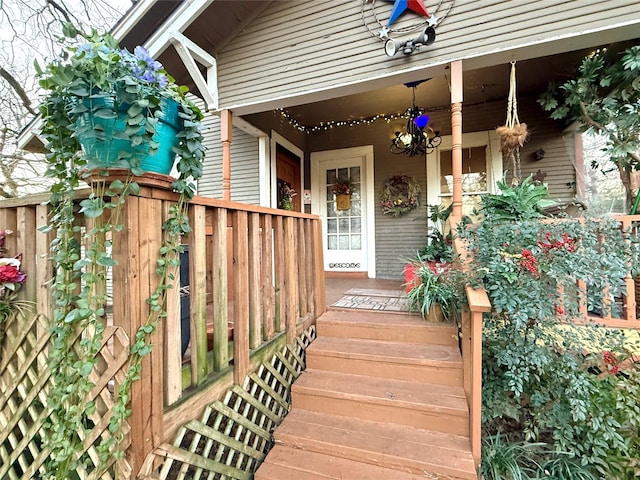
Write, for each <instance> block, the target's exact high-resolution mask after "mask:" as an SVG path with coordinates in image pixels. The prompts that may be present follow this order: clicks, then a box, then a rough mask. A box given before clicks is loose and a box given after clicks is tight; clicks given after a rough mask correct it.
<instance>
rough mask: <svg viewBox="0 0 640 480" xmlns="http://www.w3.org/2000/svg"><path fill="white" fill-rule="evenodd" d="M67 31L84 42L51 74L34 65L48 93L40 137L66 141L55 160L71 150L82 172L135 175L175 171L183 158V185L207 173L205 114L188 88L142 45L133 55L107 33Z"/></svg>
mask: <svg viewBox="0 0 640 480" xmlns="http://www.w3.org/2000/svg"><path fill="white" fill-rule="evenodd" d="M64 33H65V35H66V36H67V37H69V38H75V37H78V36H80V37H81V39H80V42H82V43H76V44H75V45H72V46H67V47H66V52H65V54H64V55H62V56H60V57H59V58H56V59H55V60H54V61H52V62H51V63H50V64H49V65H47V67H46V69H42V68H40V67H39V66H38V65H37V64H36V69H37V70H38V74H39V76H40V86H41V87H42V88H43V89H44V90H45V91H46V92H47V93H46V96H45V100H44V102H43V103H42V106H41V107H40V110H41V114H42V120H43V127H42V134H43V136H44V137H45V138H46V139H50V138H58V136H60V135H61V136H63V137H64V138H65V139H66V140H65V142H63V143H61V144H51V149H52V152H51V153H52V155H55V154H57V153H58V152H57V151H58V150H65V154H68V151H70V150H73V151H74V154H73V155H72V156H69V157H67V158H69V160H71V161H72V162H73V164H74V165H77V166H78V167H82V169H83V170H86V171H89V172H91V171H92V170H96V169H99V170H100V171H101V172H102V171H104V170H106V169H111V168H120V169H122V168H124V169H126V170H129V171H130V172H131V173H132V174H133V175H141V174H142V173H144V172H145V171H151V172H157V173H161V174H165V175H166V174H169V173H170V172H171V169H172V166H173V163H174V161H175V159H176V157H177V158H178V162H179V165H178V167H177V170H178V172H179V174H180V179H179V180H178V182H184V180H183V179H184V178H188V177H191V176H193V177H199V176H201V175H202V163H203V160H204V146H203V145H202V133H201V131H200V121H201V120H202V118H203V116H202V112H201V111H200V110H199V109H198V107H197V106H196V105H195V104H194V103H193V101H191V99H190V98H189V97H188V96H187V91H188V89H187V88H186V87H183V86H180V85H177V84H176V83H175V82H174V80H173V78H171V76H169V75H168V73H167V72H166V71H165V70H164V67H163V66H162V64H160V63H159V62H157V61H156V60H155V59H153V58H152V57H151V56H150V55H149V52H147V50H145V49H144V48H143V47H136V48H135V49H134V51H133V52H129V51H128V50H126V49H122V48H120V46H119V45H118V43H117V41H116V40H115V39H114V38H113V37H112V36H111V35H109V34H104V35H100V34H98V33H97V32H91V33H90V34H80V33H79V32H78V31H77V30H76V29H75V27H73V26H72V25H70V24H66V25H65V26H64ZM101 175H102V173H101ZM174 188H176V189H179V190H184V185H182V184H181V185H180V186H179V187H178V185H177V184H176V185H175V186H174ZM194 188H195V187H193V186H192V187H190V190H191V193H193V190H194Z"/></svg>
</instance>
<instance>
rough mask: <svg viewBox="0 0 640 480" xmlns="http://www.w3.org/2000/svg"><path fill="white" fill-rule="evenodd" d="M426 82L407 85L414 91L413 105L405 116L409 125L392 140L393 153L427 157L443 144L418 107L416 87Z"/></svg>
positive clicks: (427, 117)
mask: <svg viewBox="0 0 640 480" xmlns="http://www.w3.org/2000/svg"><path fill="white" fill-rule="evenodd" d="M424 81H425V80H420V81H418V82H411V83H405V85H406V86H407V87H409V88H411V89H412V91H413V103H412V106H411V108H408V109H407V112H406V114H405V115H406V117H407V125H406V126H405V127H404V128H403V129H402V131H400V132H395V137H394V138H393V139H392V140H391V145H390V146H389V150H391V153H397V154H399V153H404V154H405V155H407V156H408V157H415V156H417V155H426V154H427V153H432V152H433V151H434V150H435V148H436V147H437V146H438V145H440V143H442V137H440V135H439V133H440V132H437V131H435V130H433V128H431V127H429V126H428V125H429V115H425V113H424V109H423V108H420V107H416V87H417V86H418V85H420V84H421V83H422V82H424Z"/></svg>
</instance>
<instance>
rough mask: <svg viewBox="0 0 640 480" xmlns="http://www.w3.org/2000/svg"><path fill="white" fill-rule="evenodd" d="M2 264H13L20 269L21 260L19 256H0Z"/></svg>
mask: <svg viewBox="0 0 640 480" xmlns="http://www.w3.org/2000/svg"><path fill="white" fill-rule="evenodd" d="M0 265H12V266H14V267H16V268H17V269H20V260H18V259H17V258H8V257H3V258H0Z"/></svg>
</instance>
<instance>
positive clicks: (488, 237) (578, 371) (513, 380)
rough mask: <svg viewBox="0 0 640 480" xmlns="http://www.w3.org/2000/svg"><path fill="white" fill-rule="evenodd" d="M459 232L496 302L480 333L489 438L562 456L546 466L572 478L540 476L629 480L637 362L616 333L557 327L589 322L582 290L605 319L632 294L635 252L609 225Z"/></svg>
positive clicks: (503, 226) (639, 408)
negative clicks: (544, 447) (536, 445)
mask: <svg viewBox="0 0 640 480" xmlns="http://www.w3.org/2000/svg"><path fill="white" fill-rule="evenodd" d="M459 234H460V236H461V237H462V238H463V239H464V240H465V241H466V242H467V244H468V247H469V250H470V252H472V258H471V260H470V265H469V268H470V271H471V272H473V274H474V276H473V277H472V279H471V281H472V283H475V284H477V285H482V286H483V287H484V288H485V289H486V290H487V293H488V295H489V298H490V301H491V304H492V312H491V314H490V315H488V316H487V317H486V318H485V322H484V330H483V431H484V433H485V435H489V436H491V435H496V434H497V433H498V432H502V433H504V434H505V435H508V437H509V439H510V441H513V442H543V443H546V444H548V445H549V446H550V451H551V452H564V454H565V455H564V456H558V454H557V453H556V454H551V453H546V454H544V455H542V456H541V457H540V458H539V463H540V464H541V465H546V467H545V468H546V469H547V470H549V471H552V470H553V471H556V472H562V471H565V472H568V471H571V472H574V473H572V474H571V475H569V474H567V475H565V476H561V473H557V475H558V476H553V475H552V474H548V475H547V476H539V477H537V478H584V479H586V478H593V476H595V477H596V478H616V479H626V478H634V477H633V472H634V469H636V470H637V466H635V467H634V466H633V461H634V460H633V459H634V458H637V451H638V432H639V431H640V430H639V428H638V426H639V425H640V423H639V422H640V405H639V400H638V399H639V398H640V397H639V396H638V384H639V382H640V379H639V377H638V368H639V365H638V364H637V363H633V361H632V359H631V360H629V361H627V358H631V357H630V356H629V354H628V353H626V350H625V342H626V338H625V336H624V335H623V334H622V333H621V332H616V331H611V330H607V329H604V328H599V327H597V326H595V325H592V326H585V327H581V328H580V329H579V330H578V329H572V328H567V327H566V326H561V325H562V324H564V323H566V322H569V323H570V322H571V319H573V318H580V317H581V316H582V314H581V312H580V311H579V306H580V303H581V301H582V299H583V298H584V293H583V292H582V291H581V290H580V289H579V288H578V281H582V282H585V283H586V284H587V285H588V287H589V295H590V296H589V298H588V304H587V307H588V309H589V310H590V311H591V312H593V313H594V314H595V313H597V312H602V313H607V311H608V310H609V309H610V308H611V307H610V306H609V305H610V304H611V303H612V302H613V303H615V299H616V298H619V297H620V296H621V295H623V294H624V293H625V284H624V282H623V278H624V276H625V274H626V268H627V261H628V259H629V258H631V259H633V258H636V256H637V249H635V248H634V246H633V245H629V244H628V243H627V242H626V240H625V236H624V235H623V233H622V232H621V231H620V227H619V225H618V224H617V222H615V221H613V220H612V219H600V220H593V219H582V220H580V221H578V220H569V219H565V220H562V221H557V222H550V223H542V222H540V221H538V220H535V219H534V220H519V221H515V222H511V223H505V222H504V217H503V216H496V217H493V216H487V217H486V218H485V220H484V222H483V223H482V224H480V225H479V226H478V227H477V228H475V229H472V230H471V229H469V230H461V231H460V232H459ZM589 350H591V353H589ZM602 350H612V351H614V352H618V357H617V358H618V360H617V361H616V362H617V363H616V365H615V366H616V368H615V369H614V368H605V367H606V366H607V365H609V367H611V364H607V363H606V360H605V359H606V358H609V357H607V356H606V355H605V354H603V352H602ZM625 362H626V363H625ZM623 365H624V367H623ZM554 455H555V456H554ZM528 465H529V464H526V465H525V467H527V468H528ZM525 470H526V469H525ZM554 475H555V474H554ZM562 475H564V474H562ZM589 475H591V476H589ZM501 478H511V477H509V476H506V477H501Z"/></svg>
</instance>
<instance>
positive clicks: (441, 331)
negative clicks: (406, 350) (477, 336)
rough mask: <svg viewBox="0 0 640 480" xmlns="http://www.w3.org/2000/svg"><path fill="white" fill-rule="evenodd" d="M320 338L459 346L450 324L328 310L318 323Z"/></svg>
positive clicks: (454, 330) (355, 311)
mask: <svg viewBox="0 0 640 480" xmlns="http://www.w3.org/2000/svg"><path fill="white" fill-rule="evenodd" d="M316 324H317V329H318V336H319V337H325V336H327V337H342V338H361V339H369V340H385V341H389V342H407V343H424V344H434V345H451V346H456V345H458V335H457V329H456V327H455V326H454V325H452V324H450V323H430V322H426V321H424V320H423V319H422V317H420V316H418V315H411V314H400V313H394V314H386V315H385V314H381V313H380V312H365V311H357V310H351V311H349V312H345V311H340V310H328V311H327V312H325V313H324V314H323V315H322V316H321V317H320V318H318V320H317V321H316Z"/></svg>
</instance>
